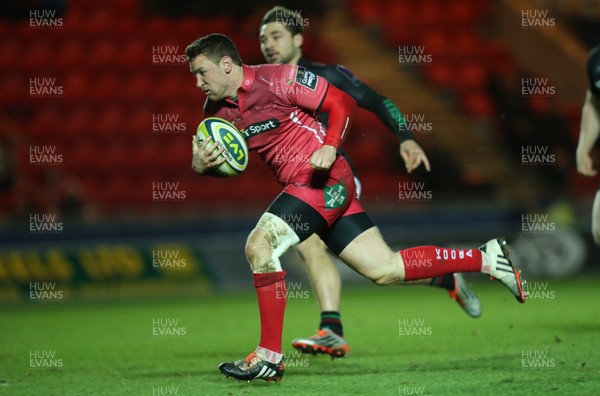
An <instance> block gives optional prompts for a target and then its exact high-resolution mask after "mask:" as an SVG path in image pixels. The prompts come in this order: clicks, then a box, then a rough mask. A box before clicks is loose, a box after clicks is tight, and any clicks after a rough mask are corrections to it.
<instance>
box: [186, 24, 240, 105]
mask: <svg viewBox="0 0 600 396" xmlns="http://www.w3.org/2000/svg"><path fill="white" fill-rule="evenodd" d="M185 55H186V56H187V59H188V62H189V64H190V71H191V72H192V74H194V75H195V76H196V85H197V86H198V88H202V90H203V91H204V92H205V93H206V96H208V98H209V99H211V100H213V101H217V100H221V99H224V98H225V97H227V93H228V92H231V91H232V88H231V87H232V85H233V84H234V83H235V81H233V79H232V78H231V77H232V75H233V74H232V72H233V71H234V69H235V68H236V66H238V67H239V66H241V65H242V59H241V58H240V54H239V52H238V50H237V48H236V46H235V44H233V42H232V41H231V40H230V39H229V37H227V36H225V35H223V34H219V33H213V34H209V35H207V36H204V37H201V38H199V39H198V40H196V41H194V42H193V43H191V44H190V45H188V46H187V47H186V49H185ZM235 90H237V87H235ZM235 90H234V91H233V92H235Z"/></svg>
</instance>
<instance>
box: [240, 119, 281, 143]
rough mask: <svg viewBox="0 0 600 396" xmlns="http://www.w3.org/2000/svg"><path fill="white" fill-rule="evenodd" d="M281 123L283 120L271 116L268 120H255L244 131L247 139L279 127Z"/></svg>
mask: <svg viewBox="0 0 600 396" xmlns="http://www.w3.org/2000/svg"><path fill="white" fill-rule="evenodd" d="M280 125H281V122H279V120H277V119H276V118H269V119H268V120H264V121H259V122H255V123H254V124H250V125H248V126H247V127H246V129H244V130H243V131H242V133H243V134H244V136H245V137H246V139H249V138H251V137H252V136H255V135H258V134H261V133H264V132H269V131H272V130H274V129H276V128H278V127H279V126H280Z"/></svg>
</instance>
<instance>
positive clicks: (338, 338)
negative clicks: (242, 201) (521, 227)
mask: <svg viewBox="0 0 600 396" xmlns="http://www.w3.org/2000/svg"><path fill="white" fill-rule="evenodd" d="M303 28H304V20H303V19H302V18H301V16H300V14H299V13H298V12H297V11H293V10H290V9H288V8H285V7H281V6H276V7H273V8H272V9H271V10H269V11H267V13H266V14H265V15H264V17H263V19H262V23H261V27H260V32H259V40H260V49H261V51H262V53H263V55H264V57H265V59H266V61H267V62H268V63H274V64H277V63H287V64H290V65H298V66H302V67H304V68H305V69H306V70H308V71H310V72H313V73H315V74H317V75H319V76H321V77H323V78H325V79H326V80H327V81H328V82H329V83H330V84H332V85H334V86H335V87H336V88H339V89H341V90H342V91H344V92H345V93H347V94H348V95H350V96H352V98H353V99H354V100H355V101H356V103H357V105H358V106H359V107H362V108H364V109H366V110H369V111H370V112H372V113H373V114H375V115H376V116H377V117H378V118H379V120H380V121H381V122H382V123H383V124H384V125H385V126H387V127H388V129H389V130H390V131H391V132H392V133H394V134H395V135H397V137H398V140H399V141H400V150H399V151H400V156H401V157H402V158H403V160H404V162H405V165H406V170H407V171H408V173H410V172H412V171H413V170H415V169H416V168H417V167H419V166H420V165H421V164H423V166H424V167H425V169H427V170H428V171H429V170H430V166H429V161H428V160H427V156H426V155H425V153H424V152H423V149H421V147H420V146H419V144H417V142H416V141H415V137H414V135H413V134H412V133H411V131H410V128H409V127H408V125H407V124H406V122H405V120H404V117H403V115H402V113H401V112H400V110H399V109H398V107H397V106H396V105H395V104H394V103H393V102H392V101H391V100H389V99H388V98H386V97H384V96H382V95H380V94H379V93H377V92H376V91H375V90H373V89H372V88H371V87H369V86H368V85H367V84H365V83H363V82H362V81H360V80H359V79H358V78H356V77H355V76H354V74H353V73H352V72H351V71H350V70H348V69H347V68H345V67H344V66H341V65H324V64H321V63H316V62H311V61H309V60H307V59H306V58H304V57H303V56H302V44H303V42H304V37H303V35H302V32H303ZM319 119H320V120H321V121H322V122H323V123H324V124H327V114H320V115H319ZM342 155H344V153H343V152H342ZM346 159H347V160H348V158H347V157H346ZM349 163H350V164H351V162H350V161H349ZM355 182H356V184H357V187H358V188H357V195H358V196H359V198H360V188H359V186H360V182H359V180H358V179H355ZM295 249H296V250H297V251H298V253H299V255H300V257H301V259H302V261H303V262H304V263H305V265H306V268H307V270H308V274H309V279H310V281H311V283H312V287H313V290H314V291H315V295H316V297H317V301H318V303H319V308H320V310H321V318H320V323H319V329H318V330H317V333H316V334H315V335H313V336H311V337H308V338H296V339H294V340H293V341H292V346H293V347H294V348H296V349H297V350H300V351H302V352H307V353H325V354H329V355H331V356H332V357H342V356H345V355H346V353H348V352H349V347H348V342H347V341H346V339H345V338H344V332H343V326H342V320H341V315H340V299H341V296H340V295H341V278H340V274H339V272H338V270H337V269H336V267H335V264H334V263H333V261H332V260H331V258H330V256H329V255H328V254H327V251H326V247H325V245H324V243H323V242H322V241H321V240H320V239H319V237H318V236H317V235H316V234H313V235H312V236H311V237H309V238H308V239H307V240H306V241H304V242H302V243H300V244H298V245H296V246H295ZM419 283H420V284H424V285H431V286H435V287H441V288H443V289H444V290H447V291H448V294H449V295H450V297H451V298H452V299H454V300H455V301H457V302H458V304H459V305H460V306H461V307H462V308H463V310H464V311H465V312H466V313H467V314H468V315H469V316H471V317H474V318H477V317H479V316H481V303H480V301H479V298H478V297H477V295H476V294H475V293H474V292H473V291H472V290H471V289H470V288H469V285H468V284H467V282H466V281H465V280H464V278H463V276H462V275H460V274H448V275H444V276H441V277H436V278H433V279H425V280H422V281H419Z"/></svg>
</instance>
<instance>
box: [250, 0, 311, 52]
mask: <svg viewBox="0 0 600 396" xmlns="http://www.w3.org/2000/svg"><path fill="white" fill-rule="evenodd" d="M303 28H304V20H303V19H302V17H301V16H300V13H299V12H298V11H294V10H290V9H288V8H285V7H281V6H276V7H273V8H272V9H270V10H269V11H267V13H266V14H265V16H264V17H263V20H262V23H261V25H260V32H259V40H260V50H261V51H262V53H263V55H264V57H265V59H266V60H267V62H269V63H292V64H296V63H297V62H298V59H300V57H301V56H302V42H303V40H304V37H303V36H302V31H303Z"/></svg>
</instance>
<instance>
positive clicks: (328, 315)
mask: <svg viewBox="0 0 600 396" xmlns="http://www.w3.org/2000/svg"><path fill="white" fill-rule="evenodd" d="M325 328H327V329H329V330H331V331H333V332H334V333H335V334H337V335H339V336H340V337H343V336H344V329H343V328H342V319H341V315H340V313H339V312H338V311H323V312H321V323H320V324H319V329H321V330H322V329H325Z"/></svg>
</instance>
